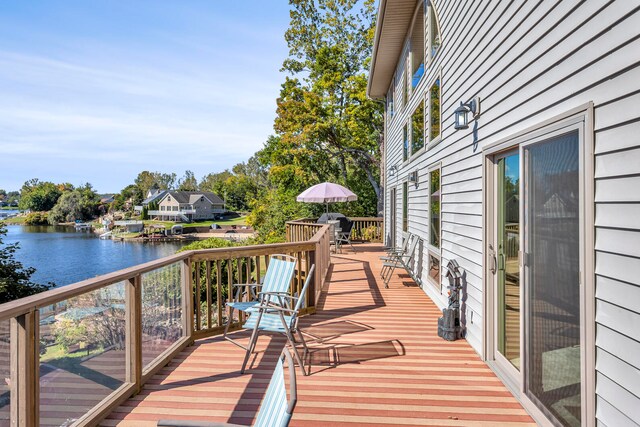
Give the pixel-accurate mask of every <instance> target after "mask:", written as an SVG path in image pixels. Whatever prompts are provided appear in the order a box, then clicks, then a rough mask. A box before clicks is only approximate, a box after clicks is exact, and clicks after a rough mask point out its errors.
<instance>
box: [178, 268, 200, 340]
mask: <svg viewBox="0 0 640 427" xmlns="http://www.w3.org/2000/svg"><path fill="white" fill-rule="evenodd" d="M181 269H182V271H181V275H180V284H181V285H182V331H183V334H184V336H186V337H189V338H190V339H191V341H193V275H192V273H191V258H186V259H184V260H182V264H181ZM197 274H200V272H197Z"/></svg>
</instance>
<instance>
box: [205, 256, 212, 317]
mask: <svg viewBox="0 0 640 427" xmlns="http://www.w3.org/2000/svg"><path fill="white" fill-rule="evenodd" d="M205 265H206V270H207V280H206V286H207V328H209V329H211V327H212V325H211V305H212V302H211V261H205Z"/></svg>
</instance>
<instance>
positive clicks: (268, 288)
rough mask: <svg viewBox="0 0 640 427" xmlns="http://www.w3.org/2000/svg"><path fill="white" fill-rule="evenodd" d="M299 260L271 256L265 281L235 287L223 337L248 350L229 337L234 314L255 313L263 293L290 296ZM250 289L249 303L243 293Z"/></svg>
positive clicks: (278, 255) (281, 255)
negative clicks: (244, 298)
mask: <svg viewBox="0 0 640 427" xmlns="http://www.w3.org/2000/svg"><path fill="white" fill-rule="evenodd" d="M296 262H297V259H296V258H294V257H292V256H289V255H283V254H274V255H271V258H270V260H269V266H268V267H267V272H266V274H265V276H264V281H263V282H262V284H260V283H249V284H235V285H233V288H234V292H233V301H229V302H228V303H227V307H228V308H229V317H228V318H227V324H226V325H225V328H224V334H223V337H224V339H226V340H227V341H230V342H232V343H234V344H235V345H237V346H238V347H240V348H243V349H245V350H246V349H247V347H245V346H244V345H242V344H241V343H239V342H237V341H235V340H233V339H231V338H230V337H228V336H227V333H228V332H229V327H230V326H231V323H232V322H233V312H234V311H235V310H238V311H239V312H243V313H250V312H252V311H254V309H255V307H256V306H257V305H258V304H260V298H261V295H262V294H263V293H275V294H288V293H289V288H290V287H291V279H293V274H294V271H295V267H296ZM246 289H248V292H247V294H248V295H247V296H248V298H249V299H250V300H249V301H242V299H243V291H244V290H246Z"/></svg>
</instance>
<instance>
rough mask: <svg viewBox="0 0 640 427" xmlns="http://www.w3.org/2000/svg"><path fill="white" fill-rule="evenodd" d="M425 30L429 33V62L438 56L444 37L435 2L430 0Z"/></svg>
mask: <svg viewBox="0 0 640 427" xmlns="http://www.w3.org/2000/svg"><path fill="white" fill-rule="evenodd" d="M425 29H426V30H425V31H426V33H427V39H428V43H427V51H428V54H427V55H428V56H429V62H431V60H432V59H433V58H434V57H435V56H436V54H437V53H438V50H440V45H441V44H442V37H441V36H440V25H439V23H438V16H437V14H436V9H435V8H434V7H433V4H432V3H431V2H429V4H428V6H427V13H426V18H425Z"/></svg>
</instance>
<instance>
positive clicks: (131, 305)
mask: <svg viewBox="0 0 640 427" xmlns="http://www.w3.org/2000/svg"><path fill="white" fill-rule="evenodd" d="M125 286H126V288H125V289H126V292H125V294H126V310H127V312H126V328H127V347H126V349H127V353H126V375H127V382H129V383H131V384H134V385H135V388H134V394H138V393H139V392H140V390H141V389H142V277H141V276H140V275H139V274H138V275H136V276H135V277H133V278H131V279H129V280H128V281H127V282H126V285H125Z"/></svg>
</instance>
